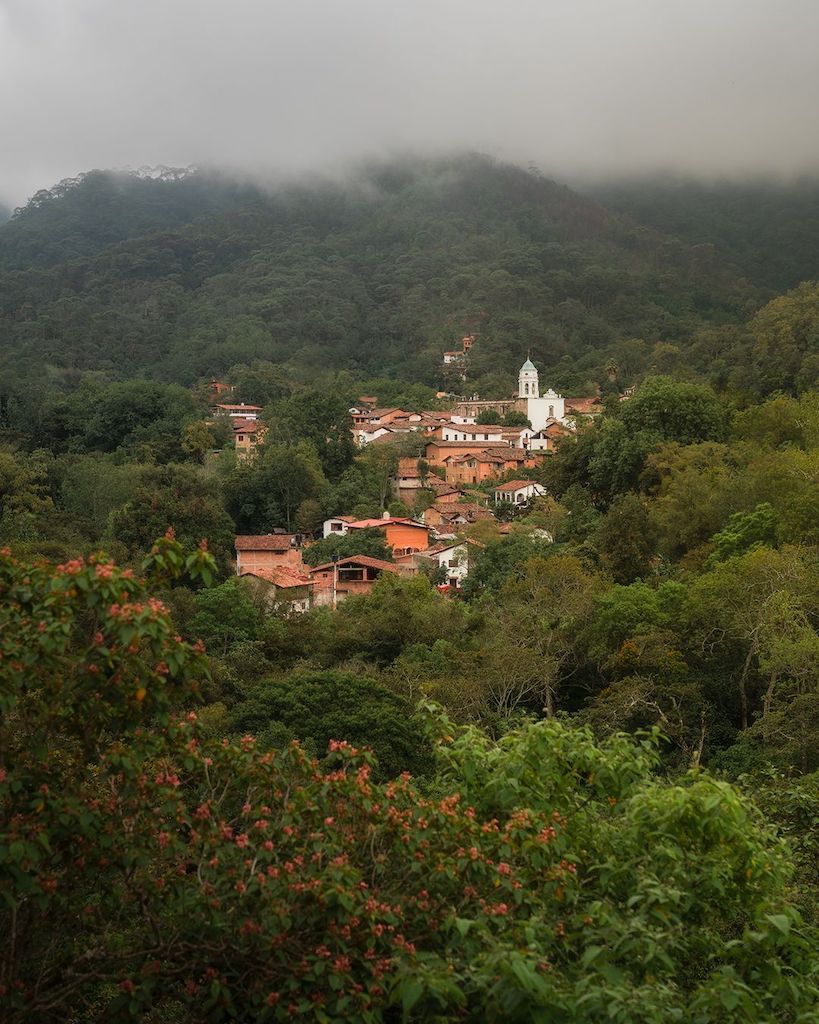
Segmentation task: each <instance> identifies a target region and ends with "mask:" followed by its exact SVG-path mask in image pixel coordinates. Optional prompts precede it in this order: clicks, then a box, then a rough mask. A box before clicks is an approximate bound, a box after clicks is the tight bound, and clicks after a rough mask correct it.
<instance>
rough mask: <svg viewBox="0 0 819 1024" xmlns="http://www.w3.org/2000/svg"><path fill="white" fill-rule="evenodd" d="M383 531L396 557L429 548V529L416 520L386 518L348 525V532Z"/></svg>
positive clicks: (364, 520)
mask: <svg viewBox="0 0 819 1024" xmlns="http://www.w3.org/2000/svg"><path fill="white" fill-rule="evenodd" d="M353 530H383V531H384V542H385V543H386V545H387V547H389V548H392V550H393V554H395V555H409V554H412V552H413V551H424V550H426V548H428V547H429V527H428V526H425V525H424V524H423V523H416V522H415V520H414V519H401V518H396V517H393V516H384V517H383V518H382V519H359V520H357V521H356V522H354V523H348V524H347V531H348V532H350V531H353Z"/></svg>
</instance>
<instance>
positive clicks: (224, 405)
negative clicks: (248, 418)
mask: <svg viewBox="0 0 819 1024" xmlns="http://www.w3.org/2000/svg"><path fill="white" fill-rule="evenodd" d="M216 408H217V409H235V410H236V411H237V412H238V411H239V410H241V409H245V410H246V411H247V412H261V411H262V407H261V406H260V405H250V404H249V403H248V402H241V403H240V404H239V405H232V404H230V403H226V402H219V404H218V405H217V406H216Z"/></svg>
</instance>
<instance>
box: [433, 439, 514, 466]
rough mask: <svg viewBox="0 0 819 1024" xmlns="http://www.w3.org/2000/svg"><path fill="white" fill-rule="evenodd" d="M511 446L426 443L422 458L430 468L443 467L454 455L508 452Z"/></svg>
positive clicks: (500, 443)
mask: <svg viewBox="0 0 819 1024" xmlns="http://www.w3.org/2000/svg"><path fill="white" fill-rule="evenodd" d="M511 448H512V446H511V445H510V444H508V443H507V442H506V441H439V440H437V439H434V440H432V441H428V442H427V445H426V448H425V449H424V457H425V458H426V460H427V463H428V464H429V465H430V466H445V465H446V460H447V459H449V458H452V457H453V456H455V455H469V454H477V453H478V452H485V451H494V450H496V449H499V450H503V451H510V450H511Z"/></svg>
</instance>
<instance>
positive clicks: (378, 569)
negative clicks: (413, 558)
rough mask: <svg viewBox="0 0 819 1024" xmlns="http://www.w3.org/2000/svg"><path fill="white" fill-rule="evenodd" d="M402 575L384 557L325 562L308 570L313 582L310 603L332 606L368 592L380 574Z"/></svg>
mask: <svg viewBox="0 0 819 1024" xmlns="http://www.w3.org/2000/svg"><path fill="white" fill-rule="evenodd" d="M385 572H387V573H393V574H395V575H396V576H398V575H401V574H402V570H401V569H400V568H399V567H398V566H397V565H395V564H393V563H392V562H385V561H384V559H383V558H371V557H370V556H369V555H351V556H350V557H349V558H340V559H339V560H338V561H337V562H326V563H325V564H324V565H317V566H315V567H314V568H313V569H310V570H309V573H310V579H311V580H312V582H313V588H314V589H313V603H314V604H316V605H330V606H331V607H334V606H335V605H336V604H338V602H339V601H343V600H345V599H346V598H348V597H352V596H353V595H356V594H369V593H371V591H372V589H373V587H374V586H375V584H376V581H377V580H378V579H379V577H380V576H381V574H382V573H385Z"/></svg>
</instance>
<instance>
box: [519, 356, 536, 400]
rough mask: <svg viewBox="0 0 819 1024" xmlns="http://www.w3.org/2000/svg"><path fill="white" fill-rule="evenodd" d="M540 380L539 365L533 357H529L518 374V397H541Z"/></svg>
mask: <svg viewBox="0 0 819 1024" xmlns="http://www.w3.org/2000/svg"><path fill="white" fill-rule="evenodd" d="M539 397H540V382H539V380H538V373H537V367H536V366H535V364H534V363H533V362H532V360H531V359H527V360H526V362H525V363H524V364H523V366H521V368H520V373H519V374H518V398H539Z"/></svg>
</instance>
